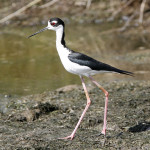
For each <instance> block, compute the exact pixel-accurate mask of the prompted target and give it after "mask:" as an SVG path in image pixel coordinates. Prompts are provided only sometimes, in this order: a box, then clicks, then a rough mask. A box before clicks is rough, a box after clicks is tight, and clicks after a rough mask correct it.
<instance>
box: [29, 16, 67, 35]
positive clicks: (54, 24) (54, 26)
mask: <svg viewBox="0 0 150 150" xmlns="http://www.w3.org/2000/svg"><path fill="white" fill-rule="evenodd" d="M64 26H65V24H64V22H63V21H62V20H61V19H60V18H51V19H50V20H49V21H48V26H47V27H45V28H43V29H41V30H39V31H37V32H36V33H34V34H32V35H30V36H29V37H28V38H30V37H32V36H34V35H36V34H38V33H41V32H43V31H45V30H54V31H57V30H58V29H60V28H64Z"/></svg>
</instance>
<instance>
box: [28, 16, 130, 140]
mask: <svg viewBox="0 0 150 150" xmlns="http://www.w3.org/2000/svg"><path fill="white" fill-rule="evenodd" d="M45 30H54V31H56V48H57V51H58V54H59V57H60V60H61V62H62V64H63V66H64V68H65V69H66V70H67V71H68V72H70V73H73V74H76V75H79V76H80V78H81V81H82V85H83V89H84V91H85V95H86V98H87V104H86V107H85V109H84V111H83V113H82V115H81V117H80V119H79V121H78V123H77V125H76V127H75V129H74V130H73V132H72V133H71V135H69V136H67V137H64V138H61V139H71V140H72V139H73V138H74V135H75V133H76V131H77V129H78V127H79V125H80V123H81V121H82V119H83V117H84V115H85V113H86V111H87V109H88V107H89V106H90V104H91V100H90V97H89V94H88V91H87V88H86V86H85V82H84V79H83V76H86V77H88V78H90V79H91V81H92V82H93V83H94V84H95V85H96V86H98V87H99V88H100V89H101V90H102V91H103V92H104V94H105V97H106V99H105V109H104V124H103V129H102V132H101V133H102V134H104V135H105V134H106V117H107V105H108V92H107V91H106V90H105V89H104V88H103V87H102V86H101V85H100V84H98V83H97V82H96V81H95V80H94V79H93V78H92V75H95V74H98V73H105V72H114V73H120V74H125V75H131V76H132V74H133V73H131V72H128V71H124V70H120V69H117V68H115V67H112V66H111V65H108V64H105V63H102V62H100V61H97V60H95V59H93V58H91V57H89V56H87V55H85V54H82V53H79V52H75V51H73V50H71V49H69V48H68V47H67V46H66V42H65V39H64V38H65V24H64V22H63V21H62V20H61V19H60V18H51V19H50V20H49V21H48V26H47V27H45V28H43V29H41V30H40V31H38V32H36V33H34V34H32V35H30V36H29V37H28V38H30V37H32V36H34V35H36V34H38V33H40V32H43V31H45Z"/></svg>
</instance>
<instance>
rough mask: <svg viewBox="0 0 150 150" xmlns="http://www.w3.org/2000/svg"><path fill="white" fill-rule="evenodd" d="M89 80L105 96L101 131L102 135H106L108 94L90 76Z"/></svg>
mask: <svg viewBox="0 0 150 150" xmlns="http://www.w3.org/2000/svg"><path fill="white" fill-rule="evenodd" d="M89 78H90V79H91V80H92V82H93V83H94V84H95V85H97V86H98V87H99V88H100V89H101V90H102V91H103V92H104V94H105V97H106V99H105V109H104V125H103V130H102V132H101V133H102V134H104V135H106V123H107V121H106V119H107V105H108V92H107V91H106V90H105V89H104V88H103V87H102V86H101V85H100V84H98V83H97V82H96V81H95V80H94V79H93V78H92V77H91V76H89Z"/></svg>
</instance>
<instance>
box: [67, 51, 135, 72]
mask: <svg viewBox="0 0 150 150" xmlns="http://www.w3.org/2000/svg"><path fill="white" fill-rule="evenodd" d="M68 58H69V60H70V61H72V62H74V63H77V64H79V65H81V66H88V67H89V68H91V69H92V70H96V71H111V72H117V73H121V74H126V75H133V73H132V72H128V71H124V70H120V69H117V68H115V67H112V66H110V65H108V64H105V63H102V62H100V61H97V60H95V59H93V58H91V57H89V56H87V55H84V54H82V53H77V52H74V51H72V53H70V54H69V56H68Z"/></svg>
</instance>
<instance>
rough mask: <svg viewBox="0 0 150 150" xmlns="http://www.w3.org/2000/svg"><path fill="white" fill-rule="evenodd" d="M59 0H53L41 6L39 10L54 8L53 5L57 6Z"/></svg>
mask: <svg viewBox="0 0 150 150" xmlns="http://www.w3.org/2000/svg"><path fill="white" fill-rule="evenodd" d="M57 1H58V0H52V1H50V2H48V3H46V4H44V5H42V6H40V7H39V8H46V7H49V6H52V5H53V4H55V3H56V2H57Z"/></svg>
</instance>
